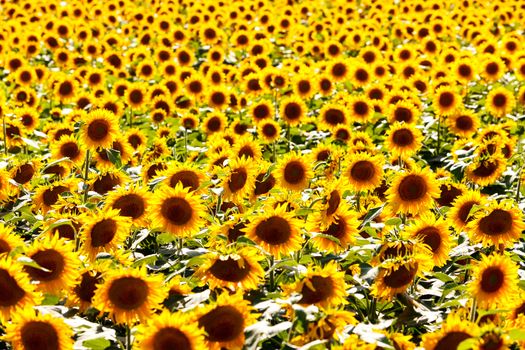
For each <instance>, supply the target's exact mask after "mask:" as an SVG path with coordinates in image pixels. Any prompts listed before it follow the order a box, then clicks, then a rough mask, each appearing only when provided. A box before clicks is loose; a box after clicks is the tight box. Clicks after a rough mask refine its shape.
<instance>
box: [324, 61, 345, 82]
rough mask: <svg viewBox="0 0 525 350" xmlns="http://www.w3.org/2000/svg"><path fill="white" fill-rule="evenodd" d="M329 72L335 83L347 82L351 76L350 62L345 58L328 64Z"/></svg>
mask: <svg viewBox="0 0 525 350" xmlns="http://www.w3.org/2000/svg"><path fill="white" fill-rule="evenodd" d="M327 70H328V72H329V74H330V76H331V78H332V80H333V81H336V82H339V81H343V80H345V79H346V78H347V77H348V76H349V75H350V67H349V64H348V61H347V60H346V59H344V58H337V59H335V60H333V61H332V62H330V63H329V64H328V69H327Z"/></svg>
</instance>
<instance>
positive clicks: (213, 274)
mask: <svg viewBox="0 0 525 350" xmlns="http://www.w3.org/2000/svg"><path fill="white" fill-rule="evenodd" d="M225 253H226V254H223V253H222V252H221V253H218V252H211V253H207V254H206V255H205V256H204V257H203V259H205V261H204V263H203V264H201V265H200V266H199V268H198V269H197V271H195V275H194V276H196V277H199V278H202V279H204V280H205V281H206V282H208V284H209V286H210V288H219V287H223V288H228V289H230V290H232V291H235V290H237V289H242V290H252V289H257V287H258V284H259V283H260V282H261V281H262V280H264V270H263V268H262V267H261V265H260V263H259V261H260V260H261V259H263V258H264V256H262V255H260V254H259V251H258V250H257V249H255V248H253V247H248V246H247V247H243V248H240V249H234V250H230V251H227V252H225Z"/></svg>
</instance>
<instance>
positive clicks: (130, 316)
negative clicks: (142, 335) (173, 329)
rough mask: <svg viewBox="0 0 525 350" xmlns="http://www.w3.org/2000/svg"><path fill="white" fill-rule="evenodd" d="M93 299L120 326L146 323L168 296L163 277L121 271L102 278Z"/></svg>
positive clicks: (134, 271)
mask: <svg viewBox="0 0 525 350" xmlns="http://www.w3.org/2000/svg"><path fill="white" fill-rule="evenodd" d="M103 278H104V282H103V283H102V284H101V285H98V288H97V290H96V291H95V295H94V297H93V306H94V307H96V308H97V309H99V310H101V311H105V312H109V314H110V316H111V317H113V319H114V320H115V321H116V322H118V323H126V324H128V325H131V324H133V323H134V322H135V321H136V320H137V319H138V320H141V321H146V320H147V319H149V318H150V317H151V314H152V313H153V310H154V309H156V308H158V307H159V306H160V304H161V303H162V301H163V300H164V299H165V298H166V296H167V294H168V293H167V292H168V291H167V289H166V288H165V285H164V283H163V278H162V276H160V275H157V274H147V273H146V271H145V270H144V269H135V268H120V269H114V270H110V271H109V272H108V273H107V274H106V275H104V276H103Z"/></svg>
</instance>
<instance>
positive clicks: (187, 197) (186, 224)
mask: <svg viewBox="0 0 525 350" xmlns="http://www.w3.org/2000/svg"><path fill="white" fill-rule="evenodd" d="M150 208H151V210H150V214H149V215H150V219H151V223H152V226H154V227H159V228H161V229H162V230H164V231H166V232H168V233H171V234H173V235H176V236H192V235H194V234H196V233H197V232H198V231H199V229H200V228H201V226H202V224H203V222H204V220H203V218H202V217H203V215H204V212H205V207H204V205H203V204H202V203H201V201H200V198H199V197H198V196H197V195H195V194H193V193H190V192H189V189H187V188H184V187H183V186H182V184H180V183H178V184H177V185H176V186H175V188H171V187H168V186H161V187H160V188H159V189H158V190H156V191H155V193H154V195H153V199H152V201H151V207H150Z"/></svg>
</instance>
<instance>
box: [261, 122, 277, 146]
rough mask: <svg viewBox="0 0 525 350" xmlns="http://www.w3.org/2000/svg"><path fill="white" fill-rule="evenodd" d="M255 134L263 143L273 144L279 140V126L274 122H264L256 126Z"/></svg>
mask: <svg viewBox="0 0 525 350" xmlns="http://www.w3.org/2000/svg"><path fill="white" fill-rule="evenodd" d="M257 133H258V135H259V136H260V137H261V138H262V142H263V143H267V144H269V143H273V142H275V141H277V140H279V137H280V135H281V126H280V125H279V123H277V122H276V121H275V120H272V119H268V120H264V121H261V122H259V124H257Z"/></svg>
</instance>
